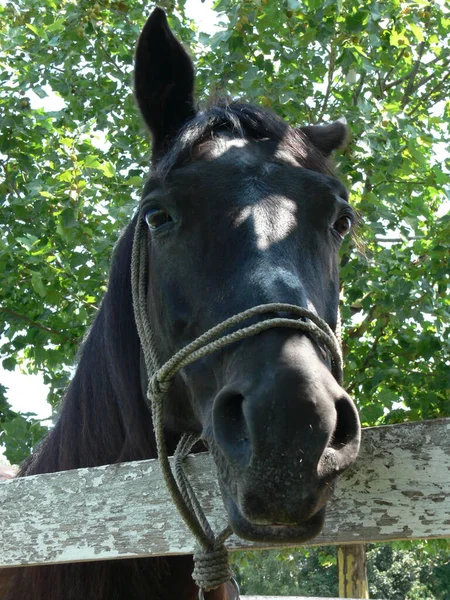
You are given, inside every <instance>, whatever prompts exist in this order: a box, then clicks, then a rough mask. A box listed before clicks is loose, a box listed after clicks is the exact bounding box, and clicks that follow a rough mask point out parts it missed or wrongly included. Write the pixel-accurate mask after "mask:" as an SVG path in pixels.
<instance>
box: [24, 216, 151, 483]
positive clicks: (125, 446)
mask: <svg viewBox="0 0 450 600" xmlns="http://www.w3.org/2000/svg"><path fill="white" fill-rule="evenodd" d="M135 223H136V219H134V220H133V221H132V223H130V225H129V226H128V227H127V228H126V229H125V231H124V233H123V234H122V236H121V237H120V239H119V242H118V244H117V246H116V248H115V251H114V254H113V260H112V267H111V272H110V279H109V285H108V291H107V293H106V295H105V297H104V299H103V301H102V304H101V307H100V309H99V311H98V314H97V316H96V318H95V320H94V322H93V324H92V326H91V328H90V330H89V332H88V335H87V336H86V338H85V341H84V343H83V345H82V348H81V351H80V354H79V362H78V367H77V370H76V373H75V375H74V378H73V380H72V381H71V383H70V385H69V387H68V389H67V391H66V394H65V396H64V398H63V402H62V409H61V412H60V415H59V419H58V422H57V424H56V425H55V427H54V429H53V430H52V431H51V432H50V434H49V436H48V437H47V438H46V439H45V441H44V442H43V443H42V445H41V446H40V447H39V448H38V449H37V451H36V452H35V453H34V455H33V456H32V457H31V458H30V459H29V460H28V461H26V463H25V464H24V466H23V467H22V474H26V475H30V474H33V473H43V472H53V471H60V470H66V469H75V468H80V467H89V466H94V465H101V464H109V463H114V462H119V461H127V460H140V459H144V458H149V457H153V456H155V455H156V451H155V446H154V439H153V433H152V423H151V416H150V414H149V410H148V408H147V406H146V403H145V400H144V397H143V394H142V390H141V383H140V377H139V361H140V347H139V339H138V335H137V331H136V326H135V323H134V316H133V309H132V299H131V281H130V260H131V249H132V241H133V232H134V229H135Z"/></svg>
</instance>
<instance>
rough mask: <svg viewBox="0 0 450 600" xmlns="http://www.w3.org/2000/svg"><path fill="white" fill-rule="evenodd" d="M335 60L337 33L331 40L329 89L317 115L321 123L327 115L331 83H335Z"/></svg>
mask: <svg viewBox="0 0 450 600" xmlns="http://www.w3.org/2000/svg"><path fill="white" fill-rule="evenodd" d="M335 62H336V38H335V35H333V37H332V39H331V42H330V60H329V63H328V77H327V79H328V81H327V89H326V90H325V96H324V99H323V102H322V108H321V109H320V113H319V116H318V117H317V122H318V123H320V121H322V119H323V117H324V115H325V112H326V110H327V105H328V100H329V99H330V95H331V85H332V83H333V75H334V66H335Z"/></svg>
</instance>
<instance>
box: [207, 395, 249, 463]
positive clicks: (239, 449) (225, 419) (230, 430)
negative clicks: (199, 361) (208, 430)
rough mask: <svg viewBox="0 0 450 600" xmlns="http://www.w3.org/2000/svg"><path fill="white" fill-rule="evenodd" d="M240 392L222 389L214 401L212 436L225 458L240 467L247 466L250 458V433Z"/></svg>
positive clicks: (243, 399)
mask: <svg viewBox="0 0 450 600" xmlns="http://www.w3.org/2000/svg"><path fill="white" fill-rule="evenodd" d="M244 401H245V398H244V396H243V395H242V394H240V393H237V392H234V391H231V390H226V389H224V390H222V391H221V392H220V393H219V394H218V396H217V397H216V399H215V401H214V409H213V425H214V437H215V440H216V442H217V444H218V446H219V448H220V449H221V450H222V452H223V454H224V455H225V456H226V458H227V459H228V460H229V461H230V462H232V463H235V464H236V463H237V464H238V465H239V466H240V467H242V468H245V467H247V466H248V464H249V462H250V459H251V454H252V451H251V442H250V434H249V431H248V427H247V421H246V418H245V415H244V410H243V403H244Z"/></svg>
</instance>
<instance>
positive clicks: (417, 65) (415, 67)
mask: <svg viewBox="0 0 450 600" xmlns="http://www.w3.org/2000/svg"><path fill="white" fill-rule="evenodd" d="M425 47H426V42H425V40H424V41H423V42H420V44H419V47H418V52H417V53H418V57H417V60H416V62H415V63H414V64H413V67H412V69H411V71H410V73H409V77H408V84H407V85H406V88H405V91H404V93H403V100H402V107H403V108H404V107H405V106H406V104H407V102H408V100H409V97H410V96H411V94H412V93H413V92H414V80H415V78H416V75H417V73H418V72H419V69H420V65H421V62H422V56H423V53H424V52H425Z"/></svg>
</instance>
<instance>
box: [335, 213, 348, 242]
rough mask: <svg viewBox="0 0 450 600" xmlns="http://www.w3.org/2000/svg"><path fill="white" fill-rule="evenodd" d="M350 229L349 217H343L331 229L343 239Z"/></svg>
mask: <svg viewBox="0 0 450 600" xmlns="http://www.w3.org/2000/svg"><path fill="white" fill-rule="evenodd" d="M351 228H352V220H351V219H350V217H347V216H343V217H339V219H338V220H337V221H336V222H335V223H334V225H333V229H334V230H335V231H336V232H337V233H338V234H339V235H340V236H341V237H342V238H343V237H344V236H345V235H347V233H348V232H349V231H350V229H351Z"/></svg>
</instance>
